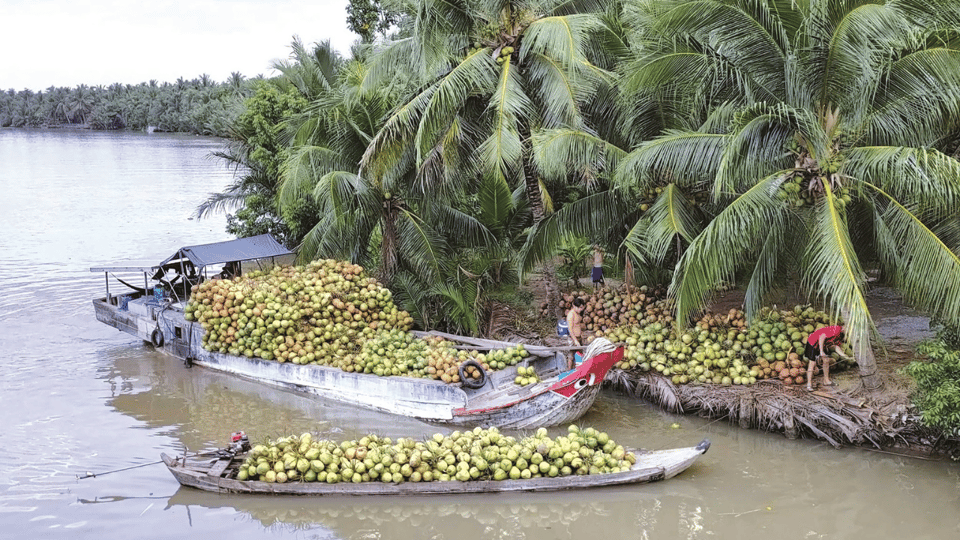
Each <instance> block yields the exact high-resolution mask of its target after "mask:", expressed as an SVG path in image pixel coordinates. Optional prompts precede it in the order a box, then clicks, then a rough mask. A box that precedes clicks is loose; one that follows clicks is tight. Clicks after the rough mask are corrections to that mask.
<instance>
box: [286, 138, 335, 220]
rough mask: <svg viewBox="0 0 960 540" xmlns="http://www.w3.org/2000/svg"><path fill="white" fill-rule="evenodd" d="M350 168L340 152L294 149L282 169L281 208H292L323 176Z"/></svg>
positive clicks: (312, 148) (308, 147)
mask: <svg viewBox="0 0 960 540" xmlns="http://www.w3.org/2000/svg"><path fill="white" fill-rule="evenodd" d="M346 167H349V165H348V164H345V163H343V161H342V160H341V156H340V153H339V152H336V151H334V150H331V149H330V148H323V147H318V146H299V147H296V148H295V149H293V151H292V152H291V154H290V155H289V157H288V158H287V159H286V160H284V162H283V164H282V165H281V167H280V175H281V180H280V186H279V188H280V189H279V191H278V194H277V195H278V201H279V203H280V206H281V207H284V206H292V205H294V204H296V203H297V201H298V200H300V199H301V198H302V197H304V196H305V194H307V193H309V192H310V191H311V190H312V189H313V187H314V186H315V185H316V181H317V179H318V178H320V177H321V176H323V175H325V174H327V173H328V172H332V171H340V170H344V169H345V168H346Z"/></svg>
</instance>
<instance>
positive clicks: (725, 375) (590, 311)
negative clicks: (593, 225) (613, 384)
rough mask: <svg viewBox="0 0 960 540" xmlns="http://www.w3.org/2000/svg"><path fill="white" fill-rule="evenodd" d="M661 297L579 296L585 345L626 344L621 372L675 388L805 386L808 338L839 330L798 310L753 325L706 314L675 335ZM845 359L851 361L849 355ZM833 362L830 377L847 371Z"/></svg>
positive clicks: (736, 314) (766, 315) (639, 292)
mask: <svg viewBox="0 0 960 540" xmlns="http://www.w3.org/2000/svg"><path fill="white" fill-rule="evenodd" d="M663 293H664V291H663V290H662V289H650V288H646V287H640V288H639V289H636V290H634V291H633V292H625V291H609V290H607V291H599V292H597V293H593V294H590V295H588V294H585V293H581V294H580V295H579V296H580V297H581V298H583V299H584V300H585V305H584V310H583V313H582V314H581V315H582V317H583V322H584V329H585V330H586V331H588V332H592V334H593V335H592V336H590V337H588V338H587V339H588V342H589V341H590V340H592V339H593V337H594V336H606V337H607V338H608V339H610V340H611V341H613V342H615V343H617V342H619V343H623V344H624V346H625V352H624V358H623V361H622V362H620V364H619V365H618V366H617V367H619V368H620V369H623V370H635V371H641V372H646V371H651V370H656V371H657V372H659V373H661V374H663V375H664V376H667V377H669V378H670V379H671V381H672V382H673V383H674V384H688V383H700V384H719V385H749V384H754V383H756V382H757V381H758V380H763V379H778V380H780V381H782V382H783V384H787V385H793V384H804V383H805V382H806V377H807V360H806V359H805V358H804V357H803V354H804V348H805V344H806V340H807V337H808V336H809V335H810V334H811V333H813V332H814V331H815V330H817V329H819V328H822V327H824V326H830V325H834V324H841V323H840V322H838V321H835V320H833V319H832V318H831V317H830V316H829V315H827V314H826V313H825V312H823V311H818V310H815V309H814V308H812V307H811V306H799V305H798V306H795V307H794V308H793V309H790V310H777V309H772V308H770V307H765V308H763V309H761V310H760V312H759V313H758V314H757V316H756V318H755V319H754V320H753V321H752V323H750V324H748V323H747V319H746V314H745V313H744V312H743V311H741V310H738V309H731V310H729V311H728V312H727V313H724V314H714V313H709V312H708V313H706V314H704V315H703V316H702V318H701V319H700V320H699V321H697V322H696V324H694V325H693V327H692V328H689V329H687V330H686V331H683V332H677V331H676V328H675V325H674V324H673V323H674V319H673V315H672V313H673V305H672V302H670V301H669V300H664V299H658V298H661V297H662V295H663ZM575 296H577V295H575V294H570V295H566V296H564V299H563V300H562V301H561V302H560V307H561V308H562V309H563V310H566V309H569V307H570V306H572V302H573V299H574V297H575ZM844 352H845V353H846V354H847V356H851V351H850V350H849V348H846V349H845V350H844ZM833 356H834V361H835V364H834V368H833V369H835V370H837V371H839V370H843V369H846V368H849V367H850V365H848V364H849V362H848V361H847V360H844V359H842V358H841V357H839V355H837V354H834V355H833ZM817 370H819V367H818V368H817Z"/></svg>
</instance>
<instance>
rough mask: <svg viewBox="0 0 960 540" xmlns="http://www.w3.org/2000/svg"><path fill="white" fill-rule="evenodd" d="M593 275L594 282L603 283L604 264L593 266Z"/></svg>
mask: <svg viewBox="0 0 960 540" xmlns="http://www.w3.org/2000/svg"><path fill="white" fill-rule="evenodd" d="M592 277H593V282H594V283H603V267H602V266H594V267H593V273H592Z"/></svg>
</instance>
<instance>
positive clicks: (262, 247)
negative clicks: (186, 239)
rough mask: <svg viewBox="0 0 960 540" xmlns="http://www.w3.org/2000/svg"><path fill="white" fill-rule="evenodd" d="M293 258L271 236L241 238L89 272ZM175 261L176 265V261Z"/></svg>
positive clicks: (183, 249) (150, 269)
mask: <svg viewBox="0 0 960 540" xmlns="http://www.w3.org/2000/svg"><path fill="white" fill-rule="evenodd" d="M283 255H291V252H290V250H288V249H287V248H285V247H283V246H282V245H281V244H280V243H279V242H277V241H276V239H274V238H273V236H272V235H270V234H261V235H260V236H251V237H249V238H238V239H237V240H228V241H226V242H215V243H213V244H200V245H196V246H184V247H182V248H180V249H178V250H177V252H176V253H174V254H173V255H171V256H170V257H168V258H167V259H165V260H164V261H163V262H161V263H160V264H149V263H147V264H143V263H126V264H119V265H115V266H98V267H93V268H91V269H90V271H91V272H117V271H137V272H153V271H155V270H157V269H160V268H164V267H166V268H173V267H179V266H180V265H179V261H180V260H181V259H184V260H189V261H190V262H191V263H193V265H194V266H196V267H203V266H210V265H214V264H224V263H228V262H234V261H250V260H253V259H266V258H269V257H280V256H283ZM174 261H176V262H174Z"/></svg>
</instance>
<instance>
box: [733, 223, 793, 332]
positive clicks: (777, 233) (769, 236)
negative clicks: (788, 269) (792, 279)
mask: <svg viewBox="0 0 960 540" xmlns="http://www.w3.org/2000/svg"><path fill="white" fill-rule="evenodd" d="M771 217H772V219H771V220H770V221H769V222H767V233H766V238H765V239H764V241H763V246H762V247H761V248H760V251H759V253H758V254H757V264H756V265H754V267H753V272H752V273H751V275H750V281H749V282H748V283H747V287H746V289H745V290H744V298H743V307H744V311H745V312H746V313H747V320H748V321H749V320H753V318H754V316H755V314H756V313H758V312H759V311H760V308H761V307H762V306H763V300H764V297H765V296H766V294H767V293H768V292H769V291H770V289H771V287H772V286H773V284H774V283H776V282H777V281H780V280H781V279H780V278H782V274H781V270H782V268H783V266H784V265H785V261H783V260H782V258H781V257H782V255H783V253H782V252H783V248H784V245H785V240H786V238H785V237H786V235H787V221H788V220H787V219H786V218H787V215H786V214H775V215H773V216H771Z"/></svg>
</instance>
